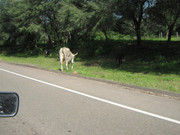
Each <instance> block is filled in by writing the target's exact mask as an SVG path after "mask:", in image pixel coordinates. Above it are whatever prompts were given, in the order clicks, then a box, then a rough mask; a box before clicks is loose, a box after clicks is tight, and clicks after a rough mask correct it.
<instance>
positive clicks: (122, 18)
mask: <svg viewBox="0 0 180 135" xmlns="http://www.w3.org/2000/svg"><path fill="white" fill-rule="evenodd" d="M179 33H180V1H179V0H166V1H164V0H126V1H125V0H110V1H108V2H106V1H102V0H96V1H94V0H91V1H89V0H67V1H61V0H36V1H32V0H0V60H3V61H8V62H13V63H24V64H30V65H34V66H37V67H41V68H45V69H51V70H55V71H59V72H60V63H59V58H58V57H59V56H58V53H59V49H60V48H61V47H64V46H65V47H69V48H70V50H71V51H72V52H73V53H76V52H78V56H77V58H76V59H75V65H74V69H73V70H71V69H70V70H69V71H66V70H64V72H68V73H73V74H78V75H82V76H89V77H95V78H102V79H106V80H112V81H117V82H121V83H127V84H133V85H137V86H142V87H149V88H155V89H162V90H169V91H173V92H178V93H180V37H179ZM45 50H46V51H49V55H48V56H47V57H45V55H44V51H45ZM116 58H117V59H118V60H120V61H119V63H118V62H117V61H116Z"/></svg>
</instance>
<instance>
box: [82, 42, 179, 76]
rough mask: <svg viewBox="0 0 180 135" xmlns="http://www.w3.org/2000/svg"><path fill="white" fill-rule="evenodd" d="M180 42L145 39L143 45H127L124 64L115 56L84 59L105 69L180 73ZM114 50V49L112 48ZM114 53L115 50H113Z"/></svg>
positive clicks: (147, 72) (89, 64)
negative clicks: (168, 43) (118, 61)
mask: <svg viewBox="0 0 180 135" xmlns="http://www.w3.org/2000/svg"><path fill="white" fill-rule="evenodd" d="M179 45H180V42H178V41H176V42H171V44H170V45H167V43H166V42H165V41H143V42H142V46H135V45H131V46H125V47H124V49H123V53H124V54H125V57H124V58H123V60H122V64H120V65H119V64H118V63H117V62H116V59H115V57H113V56H110V57H100V58H92V59H84V60H82V63H83V64H84V65H85V66H100V67H102V68H103V69H114V70H122V71H127V72H131V73H142V74H156V75H161V74H176V75H180V46H179ZM111 51H113V50H111ZM111 54H113V52H111Z"/></svg>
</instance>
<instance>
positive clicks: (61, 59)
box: [60, 57, 63, 71]
mask: <svg viewBox="0 0 180 135" xmlns="http://www.w3.org/2000/svg"><path fill="white" fill-rule="evenodd" d="M60 63H61V71H63V58H62V57H60Z"/></svg>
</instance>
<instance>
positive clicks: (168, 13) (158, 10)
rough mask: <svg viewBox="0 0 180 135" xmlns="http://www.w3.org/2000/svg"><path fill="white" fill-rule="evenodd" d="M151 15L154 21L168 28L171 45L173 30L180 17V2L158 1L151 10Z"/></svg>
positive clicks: (171, 0) (175, 0)
mask: <svg viewBox="0 0 180 135" xmlns="http://www.w3.org/2000/svg"><path fill="white" fill-rule="evenodd" d="M149 15H150V18H151V20H152V21H154V22H156V23H158V24H160V25H162V26H166V27H167V30H168V43H169V42H170V41H171V35H172V32H173V29H174V27H175V25H176V23H177V20H178V18H179V17H180V1H179V0H157V1H156V3H155V5H154V6H153V7H152V8H151V9H150V10H149Z"/></svg>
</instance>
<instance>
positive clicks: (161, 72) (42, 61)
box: [0, 53, 180, 93]
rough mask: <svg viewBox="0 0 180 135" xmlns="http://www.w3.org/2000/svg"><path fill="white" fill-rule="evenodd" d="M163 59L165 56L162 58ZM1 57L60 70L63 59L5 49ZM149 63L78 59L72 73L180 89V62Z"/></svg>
mask: <svg viewBox="0 0 180 135" xmlns="http://www.w3.org/2000/svg"><path fill="white" fill-rule="evenodd" d="M158 59H159V61H161V60H162V59H163V57H159V58H158ZM0 60H3V61H7V62H12V63H23V64H30V65H35V66H37V67H40V68H45V69H51V70H55V71H59V72H60V63H59V59H58V57H47V58H45V57H44V56H42V55H38V56H26V55H22V54H21V55H18V54H16V55H6V54H3V53H1V54H0ZM159 61H158V62H157V63H158V64H154V63H147V62H141V64H138V63H137V61H135V62H134V63H133V62H132V63H131V64H129V63H127V62H126V61H125V62H124V64H123V65H122V66H117V64H116V62H115V60H114V59H113V58H106V59H105V58H99V59H96V60H95V59H81V58H78V57H77V58H76V59H75V65H74V69H73V70H72V69H70V70H69V71H66V70H64V72H68V73H74V71H76V73H78V74H79V75H82V76H89V77H94V78H101V79H106V80H112V81H117V82H121V83H126V84H133V85H137V86H142V87H148V88H154V89H161V90H168V91H173V92H177V93H180V71H179V67H180V62H179V61H171V62H170V63H167V62H159Z"/></svg>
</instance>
